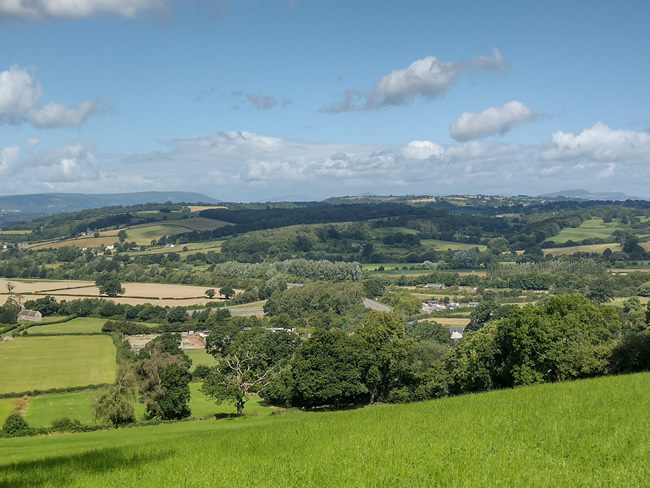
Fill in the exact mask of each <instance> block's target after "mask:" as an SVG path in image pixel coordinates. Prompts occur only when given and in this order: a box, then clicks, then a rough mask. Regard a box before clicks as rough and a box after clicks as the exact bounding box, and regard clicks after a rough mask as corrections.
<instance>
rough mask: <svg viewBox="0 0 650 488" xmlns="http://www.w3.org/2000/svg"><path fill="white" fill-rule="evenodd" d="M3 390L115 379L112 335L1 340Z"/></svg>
mask: <svg viewBox="0 0 650 488" xmlns="http://www.w3.org/2000/svg"><path fill="white" fill-rule="evenodd" d="M0 368H1V369H2V382H0V393H10V392H21V391H29V390H36V389H39V390H46V389H50V388H67V387H71V386H85V385H91V384H99V383H112V382H113V381H114V380H115V346H114V345H113V341H112V340H111V338H110V337H109V336H105V335H93V336H82V335H77V336H73V335H71V336H52V337H17V338H15V339H13V340H11V341H6V342H2V343H0Z"/></svg>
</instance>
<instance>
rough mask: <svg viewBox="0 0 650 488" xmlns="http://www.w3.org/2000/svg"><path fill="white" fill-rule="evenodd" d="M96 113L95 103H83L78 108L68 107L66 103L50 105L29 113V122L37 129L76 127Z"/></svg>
mask: <svg viewBox="0 0 650 488" xmlns="http://www.w3.org/2000/svg"><path fill="white" fill-rule="evenodd" d="M93 112H95V103H94V102H82V103H81V104H80V105H79V106H78V107H68V105H67V104H66V103H65V102H54V103H48V104H47V105H45V106H44V107H42V108H40V109H38V110H32V111H30V112H29V115H28V117H29V121H30V122H31V123H32V125H34V126H35V127H76V126H78V125H81V124H83V123H84V122H85V121H86V119H87V118H88V117H89V116H90V115H91V114H92V113H93Z"/></svg>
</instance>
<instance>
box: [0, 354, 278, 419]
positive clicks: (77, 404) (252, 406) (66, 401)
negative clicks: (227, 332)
mask: <svg viewBox="0 0 650 488" xmlns="http://www.w3.org/2000/svg"><path fill="white" fill-rule="evenodd" d="M206 356H207V354H206ZM201 385H202V383H200V382H199V383H190V392H191V395H192V396H191V399H190V409H191V411H192V417H205V416H208V415H213V414H224V413H226V414H234V413H235V412H236V411H237V409H236V408H235V407H234V406H233V405H231V404H230V403H225V404H222V405H217V404H216V403H215V402H214V400H209V399H208V398H206V396H205V395H204V394H203V393H202V392H201V391H199V389H200V388H201ZM96 393H97V392H95V391H78V392H72V393H57V394H52V395H40V396H36V397H32V398H30V399H29V406H28V407H27V413H26V414H25V420H27V423H28V424H29V425H30V426H31V427H49V426H51V425H52V421H53V420H56V419H59V418H61V417H68V418H70V419H76V420H79V421H80V422H81V423H82V424H93V423H94V419H93V417H92V412H91V410H90V404H91V401H92V397H93V395H95V394H96ZM261 402H262V399H261V398H259V397H253V398H251V399H250V400H249V401H248V402H247V403H246V405H245V407H244V412H245V413H247V414H254V415H269V414H270V413H271V412H272V411H273V408H271V407H267V406H265V405H262V403H261ZM134 406H135V414H136V418H138V419H139V420H141V419H142V418H143V417H144V405H143V404H141V403H135V405H134ZM11 410H12V400H11V399H4V400H0V423H1V422H4V419H5V418H6V417H7V415H9V414H10V413H11Z"/></svg>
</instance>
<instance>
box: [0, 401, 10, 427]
mask: <svg viewBox="0 0 650 488" xmlns="http://www.w3.org/2000/svg"><path fill="white" fill-rule="evenodd" d="M12 410H13V402H12V401H11V399H8V398H3V399H0V422H4V421H5V419H6V418H7V417H8V416H9V414H10V413H11V411H12Z"/></svg>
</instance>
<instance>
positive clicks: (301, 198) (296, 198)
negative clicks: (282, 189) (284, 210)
mask: <svg viewBox="0 0 650 488" xmlns="http://www.w3.org/2000/svg"><path fill="white" fill-rule="evenodd" d="M320 201H321V199H320V198H314V197H310V196H308V195H285V196H283V197H275V198H269V199H265V200H258V202H260V203H264V202H320Z"/></svg>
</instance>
